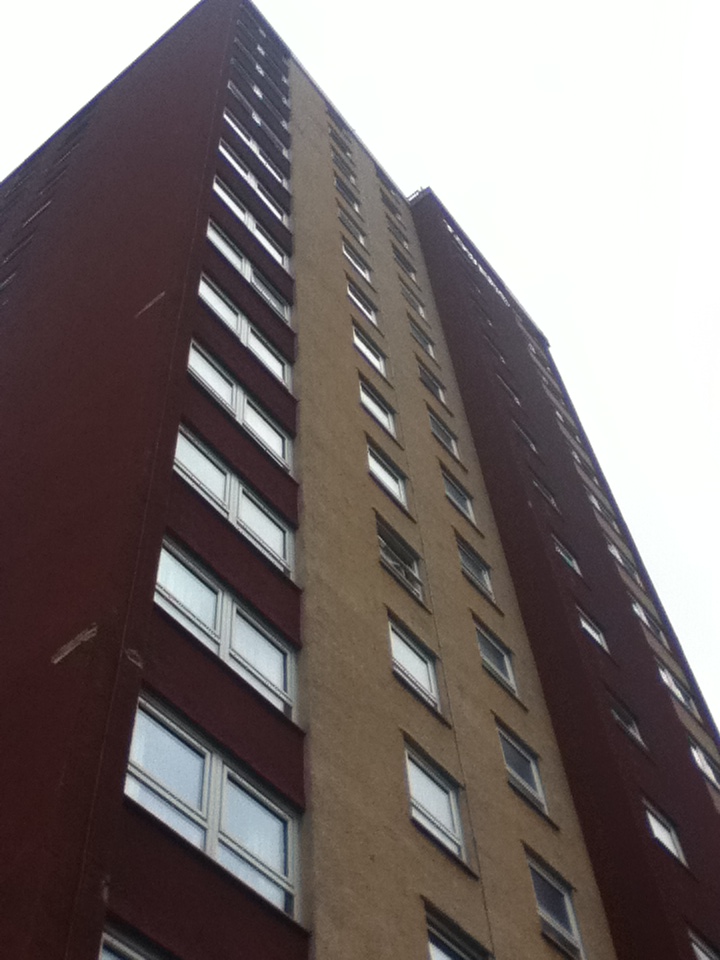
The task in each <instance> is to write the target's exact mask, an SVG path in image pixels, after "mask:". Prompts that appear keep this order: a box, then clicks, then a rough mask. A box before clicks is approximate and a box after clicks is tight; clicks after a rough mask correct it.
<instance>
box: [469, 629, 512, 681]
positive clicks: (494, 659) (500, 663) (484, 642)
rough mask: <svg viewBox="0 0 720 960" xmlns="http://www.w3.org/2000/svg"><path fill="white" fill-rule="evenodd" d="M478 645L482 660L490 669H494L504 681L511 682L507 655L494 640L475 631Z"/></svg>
mask: <svg viewBox="0 0 720 960" xmlns="http://www.w3.org/2000/svg"><path fill="white" fill-rule="evenodd" d="M477 638H478V643H479V644H480V653H481V655H482V658H483V660H485V661H486V662H487V663H488V664H489V665H490V666H491V667H494V669H495V670H497V672H498V673H499V674H501V675H502V676H503V677H505V679H506V680H510V682H512V675H511V672H510V659H509V656H508V654H507V653H505V651H504V650H503V649H502V648H501V647H500V646H499V645H498V644H497V643H495V641H494V640H491V639H490V637H488V636H486V635H485V634H484V633H482V632H481V631H480V630H478V631H477Z"/></svg>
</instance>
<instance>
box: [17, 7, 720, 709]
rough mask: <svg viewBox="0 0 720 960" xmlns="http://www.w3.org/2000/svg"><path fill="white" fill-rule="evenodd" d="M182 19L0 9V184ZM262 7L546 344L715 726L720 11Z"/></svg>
mask: <svg viewBox="0 0 720 960" xmlns="http://www.w3.org/2000/svg"><path fill="white" fill-rule="evenodd" d="M191 6H192V4H189V3H185V2H182V0H124V2H123V3H121V4H109V3H104V2H98V0H90V2H88V0H64V2H63V3H57V0H52V2H51V0H37V2H35V3H32V4H30V3H27V4H19V3H15V4H12V5H7V6H6V9H5V10H4V12H3V28H2V30H3V54H2V58H1V59H0V89H2V90H3V92H4V95H3V101H4V102H3V133H2V142H1V143H0V178H2V177H4V176H5V175H6V174H7V173H9V172H10V171H11V170H13V169H14V168H15V167H16V166H17V165H18V164H19V163H20V162H21V161H22V160H23V159H24V158H25V157H26V156H27V155H28V154H29V153H30V152H31V151H32V150H34V149H35V148H36V147H38V146H39V145H40V144H41V143H42V142H43V141H44V140H45V139H47V137H49V136H50V135H51V134H52V133H53V132H54V130H55V129H57V127H58V126H60V124H61V123H63V122H64V121H65V120H67V119H68V118H69V117H70V116H71V115H72V114H73V113H74V112H75V111H76V110H78V109H79V108H80V107H81V106H82V105H83V104H84V103H86V102H87V100H89V99H90V98H91V97H92V96H93V95H94V94H95V93H96V92H97V91H98V90H99V89H100V88H101V87H103V86H104V85H105V84H107V83H109V82H110V81H111V80H112V79H113V77H115V76H116V75H117V74H118V73H119V72H120V71H121V70H122V69H124V68H125V67H126V66H127V65H128V64H129V63H130V62H131V61H132V60H133V59H134V58H135V57H137V56H138V55H139V54H140V53H142V52H143V51H144V50H145V49H146V48H147V47H148V46H150V45H151V44H152V43H153V41H154V40H155V39H157V38H158V37H159V36H160V35H161V34H162V33H163V32H164V31H165V30H166V29H168V28H169V27H170V26H171V25H172V24H173V23H174V22H175V21H176V20H177V19H179V17H180V16H181V15H182V14H183V13H185V12H186V11H187V10H188V9H190V7H191ZM258 6H259V7H260V9H261V10H262V11H263V12H264V13H265V15H266V16H267V17H268V19H269V20H270V22H271V23H272V24H273V26H274V27H275V28H276V29H277V30H278V31H279V33H280V34H281V36H282V37H283V38H284V39H285V41H286V42H287V43H288V45H289V46H290V47H291V49H292V50H293V52H294V53H295V54H296V56H297V57H298V58H299V59H300V61H301V62H302V63H303V65H304V66H305V67H306V69H307V70H308V71H309V73H310V74H311V75H312V76H313V77H314V79H315V80H316V81H317V82H318V84H319V85H320V86H321V88H322V89H323V90H324V91H325V92H326V93H327V94H328V96H329V97H330V98H331V99H332V100H333V101H334V103H335V105H336V106H337V108H338V109H339V110H340V111H341V113H343V115H344V116H345V117H346V119H347V120H348V122H349V123H350V125H351V126H352V127H353V128H354V129H355V130H356V132H357V134H358V135H359V136H360V137H361V139H363V140H364V142H365V143H366V145H367V146H368V147H369V149H370V150H372V151H373V152H374V153H375V155H376V156H377V157H378V159H379V160H380V162H381V163H382V164H383V166H384V167H385V169H386V170H387V172H388V173H389V174H390V176H391V177H393V178H394V179H395V180H396V182H397V183H398V185H399V186H400V187H401V189H402V190H404V191H405V192H406V193H410V192H412V191H413V190H415V189H417V188H418V187H424V186H431V187H432V188H433V189H434V190H435V192H436V193H437V194H438V195H439V196H440V198H441V199H442V200H443V202H444V203H445V204H446V205H447V206H448V208H449V209H450V210H451V211H452V212H453V214H454V215H455V216H456V218H457V220H458V221H459V222H460V224H461V225H462V226H463V227H464V228H465V229H466V231H467V232H468V234H469V235H470V236H471V237H472V238H473V240H474V241H475V242H476V244H477V245H478V247H479V248H480V249H481V250H482V251H483V253H484V254H485V256H486V257H487V258H488V259H489V261H490V262H491V263H492V265H493V266H494V267H495V268H496V270H497V271H498V272H499V273H500V275H501V276H502V277H503V278H504V280H505V281H506V283H507V284H508V286H509V287H510V289H511V290H512V291H513V292H514V294H515V295H516V296H517V297H518V299H519V300H520V302H521V303H522V304H523V305H524V307H525V308H526V309H527V311H528V312H529V314H530V315H531V316H532V317H533V319H534V320H535V322H536V323H537V324H538V325H539V326H540V328H541V329H542V330H543V331H544V332H545V334H546V335H547V336H548V337H549V339H550V342H551V345H552V349H553V355H554V357H555V359H556V361H557V363H558V365H559V367H560V370H561V373H562V374H563V377H564V379H565V383H566V385H567V387H568V389H569V391H570V395H571V396H572V398H573V400H574V402H575V405H576V407H577V410H578V412H579V415H580V417H581V419H582V421H583V424H584V426H585V428H586V430H587V432H588V434H589V436H590V439H591V442H592V443H593V446H594V449H595V452H596V454H597V455H598V457H599V460H600V463H601V464H602V466H603V468H604V471H605V473H606V476H607V478H608V480H609V482H610V485H611V487H612V489H613V491H614V493H615V496H616V498H617V500H618V502H619V504H620V507H621V509H622V511H623V513H624V516H625V518H626V520H627V521H628V523H629V526H630V529H631V530H632V531H633V534H634V536H635V540H636V543H637V545H638V547H639V550H640V552H641V554H642V556H643V558H644V560H645V563H646V565H647V567H648V569H649V572H650V575H651V576H652V578H653V580H654V582H655V585H656V587H657V589H658V591H659V593H660V596H661V597H662V598H663V601H664V603H665V606H666V609H667V612H668V614H669V616H670V619H671V620H672V622H673V623H674V626H675V628H676V630H677V632H678V634H679V637H680V640H681V642H682V643H683V645H684V648H685V651H686V653H687V655H688V657H689V659H690V662H691V665H692V666H693V668H694V670H695V673H696V676H697V679H698V681H699V683H700V686H701V688H702V689H703V691H704V693H705V696H706V698H707V699H708V701H709V703H710V706H711V709H712V711H713V713H714V714H715V717H716V718H718V719H720V629H719V628H718V614H717V612H716V611H715V610H714V597H715V593H716V591H717V590H718V574H719V573H720V563H718V559H717V545H718V540H719V539H720V522H719V520H718V492H717V489H716V484H717V477H718V474H719V469H718V468H719V467H720V462H719V460H720V458H719V457H718V438H717V424H716V419H717V413H718V406H719V403H718V401H719V399H720V388H719V387H718V378H717V377H716V376H715V367H716V355H717V352H718V347H720V343H719V339H720V335H719V334H718V327H719V325H720V284H719V283H718V280H717V273H718V263H720V133H719V124H718V97H719V95H720V56H718V53H717V51H718V47H719V46H720V36H719V35H720V6H719V5H718V4H717V0H603V2H599V0H544V2H542V3H538V0H444V2H443V3H442V4H429V3H425V2H424V0H414V2H410V0H363V2H362V3H355V4H350V3H348V4H345V3H340V2H338V0H302V2H300V0H259V2H258Z"/></svg>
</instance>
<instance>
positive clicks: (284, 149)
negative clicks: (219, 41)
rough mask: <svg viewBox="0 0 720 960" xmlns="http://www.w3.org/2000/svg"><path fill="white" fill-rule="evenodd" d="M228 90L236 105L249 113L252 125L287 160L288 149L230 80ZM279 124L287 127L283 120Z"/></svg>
mask: <svg viewBox="0 0 720 960" xmlns="http://www.w3.org/2000/svg"><path fill="white" fill-rule="evenodd" d="M228 90H229V91H230V93H231V94H232V96H233V97H235V99H236V100H237V101H238V103H241V104H242V105H243V106H244V107H245V109H246V110H248V111H249V113H250V116H251V117H252V120H253V123H256V124H257V125H258V127H260V129H261V130H262V131H263V132H264V134H265V136H266V137H268V138H269V139H270V140H272V142H273V144H274V146H275V147H276V148H277V149H278V150H279V151H280V153H281V154H282V155H283V156H284V157H285V158H286V159H288V158H289V157H290V151H289V150H288V148H287V147H286V146H285V144H284V143H283V142H282V140H281V139H280V137H279V136H278V135H277V134H276V133H275V131H274V130H273V128H272V127H271V126H270V125H269V124H268V123H267V121H265V120H264V119H263V118H262V117H261V116H260V114H259V113H258V112H257V110H255V108H254V107H253V105H252V103H250V101H249V100H248V98H247V97H246V96H244V94H242V93H241V92H240V90H239V89H238V87H237V86H236V84H234V83H233V82H232V80H228ZM281 123H282V124H283V126H285V127H286V126H287V123H286V122H285V121H284V120H282V121H281Z"/></svg>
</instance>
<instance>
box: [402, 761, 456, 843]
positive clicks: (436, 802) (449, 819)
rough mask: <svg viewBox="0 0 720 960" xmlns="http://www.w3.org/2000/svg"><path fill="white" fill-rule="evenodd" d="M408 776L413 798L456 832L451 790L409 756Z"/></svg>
mask: <svg viewBox="0 0 720 960" xmlns="http://www.w3.org/2000/svg"><path fill="white" fill-rule="evenodd" d="M408 777H409V780H410V793H411V795H412V798H413V800H414V801H415V802H416V803H419V804H420V806H421V807H422V808H423V809H424V810H425V811H426V812H427V813H429V814H430V815H431V816H432V817H433V818H434V819H435V820H437V822H438V823H440V824H442V825H443V826H444V827H445V828H446V830H448V831H449V832H450V833H454V832H455V817H454V811H453V806H452V801H451V798H450V792H449V790H447V789H446V788H445V787H442V786H441V785H440V784H439V783H437V781H435V780H434V779H433V778H432V777H430V776H429V775H428V774H427V773H425V771H424V770H422V769H421V768H420V767H419V766H418V765H417V764H416V763H415V761H414V760H412V759H411V758H408Z"/></svg>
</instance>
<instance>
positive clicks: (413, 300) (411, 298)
mask: <svg viewBox="0 0 720 960" xmlns="http://www.w3.org/2000/svg"><path fill="white" fill-rule="evenodd" d="M400 293H402V295H403V296H404V297H405V299H406V300H407V302H408V303H409V304H410V306H411V307H412V308H413V310H415V311H416V312H417V313H418V315H419V316H421V317H424V316H425V307H424V306H423V305H422V303H421V302H420V301H419V300H418V298H417V297H416V296H415V294H414V293H413V292H412V290H411V289H410V288H409V287H408V286H407V284H405V283H403V282H402V281H400Z"/></svg>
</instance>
